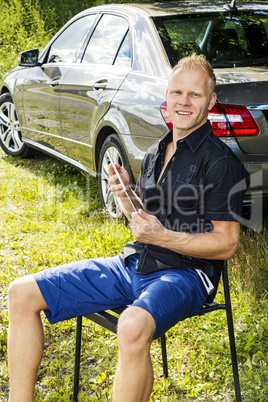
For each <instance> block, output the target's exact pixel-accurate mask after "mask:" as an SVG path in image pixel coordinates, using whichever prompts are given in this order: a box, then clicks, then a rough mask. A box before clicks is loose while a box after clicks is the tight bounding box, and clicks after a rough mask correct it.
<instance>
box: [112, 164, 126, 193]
mask: <svg viewBox="0 0 268 402" xmlns="http://www.w3.org/2000/svg"><path fill="white" fill-rule="evenodd" d="M115 166H116V168H117V170H118V173H119V174H120V176H121V179H122V180H123V183H124V184H125V186H126V188H127V189H129V187H130V180H129V174H128V172H127V171H126V170H125V169H124V168H122V166H120V165H119V164H118V163H115ZM108 173H109V180H108V184H109V186H110V190H111V192H112V193H113V194H114V195H115V196H116V197H118V198H126V193H125V191H124V190H123V187H122V184H121V183H120V181H119V179H118V177H117V175H116V173H115V171H114V169H113V166H112V164H111V163H110V164H109V166H108Z"/></svg>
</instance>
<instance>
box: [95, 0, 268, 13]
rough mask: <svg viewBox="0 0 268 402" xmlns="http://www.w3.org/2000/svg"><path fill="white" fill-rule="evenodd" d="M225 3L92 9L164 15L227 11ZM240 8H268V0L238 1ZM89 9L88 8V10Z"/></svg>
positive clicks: (211, 2)
mask: <svg viewBox="0 0 268 402" xmlns="http://www.w3.org/2000/svg"><path fill="white" fill-rule="evenodd" d="M224 5H229V1H228V0H227V1H206V0H205V1H202V0H197V1H167V2H162V3H161V2H159V3H125V4H110V5H108V4H107V5H101V6H97V7H93V8H92V9H90V10H99V11H104V10H106V11H109V10H113V11H115V10H116V9H117V10H121V11H127V9H128V10H131V9H132V10H133V11H134V9H136V10H140V11H142V12H143V13H145V14H147V15H148V16H164V15H174V14H192V13H198V12H224V11H225V12H227V11H226V9H224V8H223V6H224ZM236 7H237V9H238V10H252V11H253V10H259V9H261V10H268V3H267V2H261V1H259V2H243V3H236ZM87 11H88V10H87Z"/></svg>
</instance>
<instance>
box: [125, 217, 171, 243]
mask: <svg viewBox="0 0 268 402" xmlns="http://www.w3.org/2000/svg"><path fill="white" fill-rule="evenodd" d="M131 216H132V219H131V222H130V228H131V230H132V233H133V236H134V239H135V240H138V241H140V242H142V243H147V244H154V245H161V238H162V236H163V235H164V232H165V230H166V229H165V228H164V226H163V225H162V223H161V222H160V221H159V220H158V219H157V218H156V217H155V216H153V215H149V214H147V213H146V212H145V211H143V210H142V209H139V210H138V212H133V213H132V215H131Z"/></svg>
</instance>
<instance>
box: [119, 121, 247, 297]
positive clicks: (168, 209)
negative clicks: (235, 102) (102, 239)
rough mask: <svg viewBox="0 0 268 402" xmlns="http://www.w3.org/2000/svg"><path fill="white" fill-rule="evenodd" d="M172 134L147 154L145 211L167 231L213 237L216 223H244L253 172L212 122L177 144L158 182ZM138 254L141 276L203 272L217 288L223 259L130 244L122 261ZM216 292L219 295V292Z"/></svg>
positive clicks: (140, 186) (140, 188) (142, 188)
mask: <svg viewBox="0 0 268 402" xmlns="http://www.w3.org/2000/svg"><path fill="white" fill-rule="evenodd" d="M172 138H173V133H172V131H170V132H169V133H168V134H167V136H166V137H165V138H164V139H163V140H161V141H157V142H156V143H155V144H154V145H153V146H152V147H151V148H150V149H149V150H148V152H147V153H146V155H145V157H144V159H143V162H142V167H141V173H140V176H139V179H138V182H137V185H136V188H135V191H136V193H137V194H138V196H139V197H140V198H141V200H142V202H143V204H144V207H145V210H146V212H148V213H150V214H153V215H155V216H156V217H157V218H158V219H159V220H160V221H161V223H162V224H163V225H164V226H165V227H166V228H168V229H170V230H173V231H176V232H186V233H192V234H196V233H211V232H212V231H213V224H212V222H211V221H213V220H215V221H239V217H240V216H241V214H242V205H243V198H244V194H245V192H246V190H247V187H248V183H249V174H248V172H247V171H246V169H245V168H244V166H243V164H242V163H241V162H240V161H239V160H238V158H237V157H236V156H235V155H234V153H233V152H232V151H231V149H230V148H229V147H228V146H227V145H226V144H225V143H224V142H223V141H221V140H220V139H219V138H218V137H216V136H215V135H214V134H213V131H212V127H211V124H210V122H209V121H207V122H206V123H205V124H204V125H203V126H201V127H200V128H198V129H197V130H195V131H194V132H192V133H191V134H189V135H188V136H187V137H185V138H184V139H182V140H179V141H177V149H176V152H175V153H174V155H173V157H172V158H171V159H170V161H169V163H168V165H167V166H166V168H165V171H164V173H163V175H162V176H161V179H160V181H159V183H158V184H157V181H158V178H159V175H160V172H161V170H162V167H163V163H164V156H165V151H166V147H167V144H168V143H169V142H170V141H172ZM133 253H139V254H140V259H139V262H138V265H137V268H136V273H137V274H149V273H150V272H154V271H157V270H160V269H166V268H172V267H173V268H191V269H201V270H202V271H203V272H205V273H206V274H207V275H208V277H209V278H210V280H211V282H212V283H213V285H214V287H215V289H217V286H218V282H219V278H220V273H221V269H222V266H223V261H219V260H209V259H201V258H194V257H190V256H187V255H182V254H180V253H176V252H174V251H171V250H169V249H167V248H163V247H159V246H154V245H149V244H143V243H141V242H134V243H129V244H127V245H126V246H125V247H124V250H123V253H122V255H121V256H122V257H123V259H125V258H127V257H128V256H129V255H130V254H133ZM215 293H216V292H215Z"/></svg>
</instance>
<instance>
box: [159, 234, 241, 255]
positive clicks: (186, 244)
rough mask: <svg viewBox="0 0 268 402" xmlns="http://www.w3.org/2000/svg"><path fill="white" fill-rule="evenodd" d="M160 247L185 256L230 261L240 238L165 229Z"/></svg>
mask: <svg viewBox="0 0 268 402" xmlns="http://www.w3.org/2000/svg"><path fill="white" fill-rule="evenodd" d="M159 243H161V244H159V245H162V247H166V248H168V249H170V250H172V251H175V252H178V253H180V254H183V255H189V256H191V257H196V258H206V259H215V260H228V259H230V258H231V257H232V256H233V255H234V253H235V251H236V248H237V244H238V237H236V236H230V237H229V236H228V235H227V234H225V233H222V232H215V231H213V232H212V233H199V234H189V233H181V232H179V233H178V232H172V231H170V230H166V229H165V233H164V235H163V236H161V241H160V239H159Z"/></svg>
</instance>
